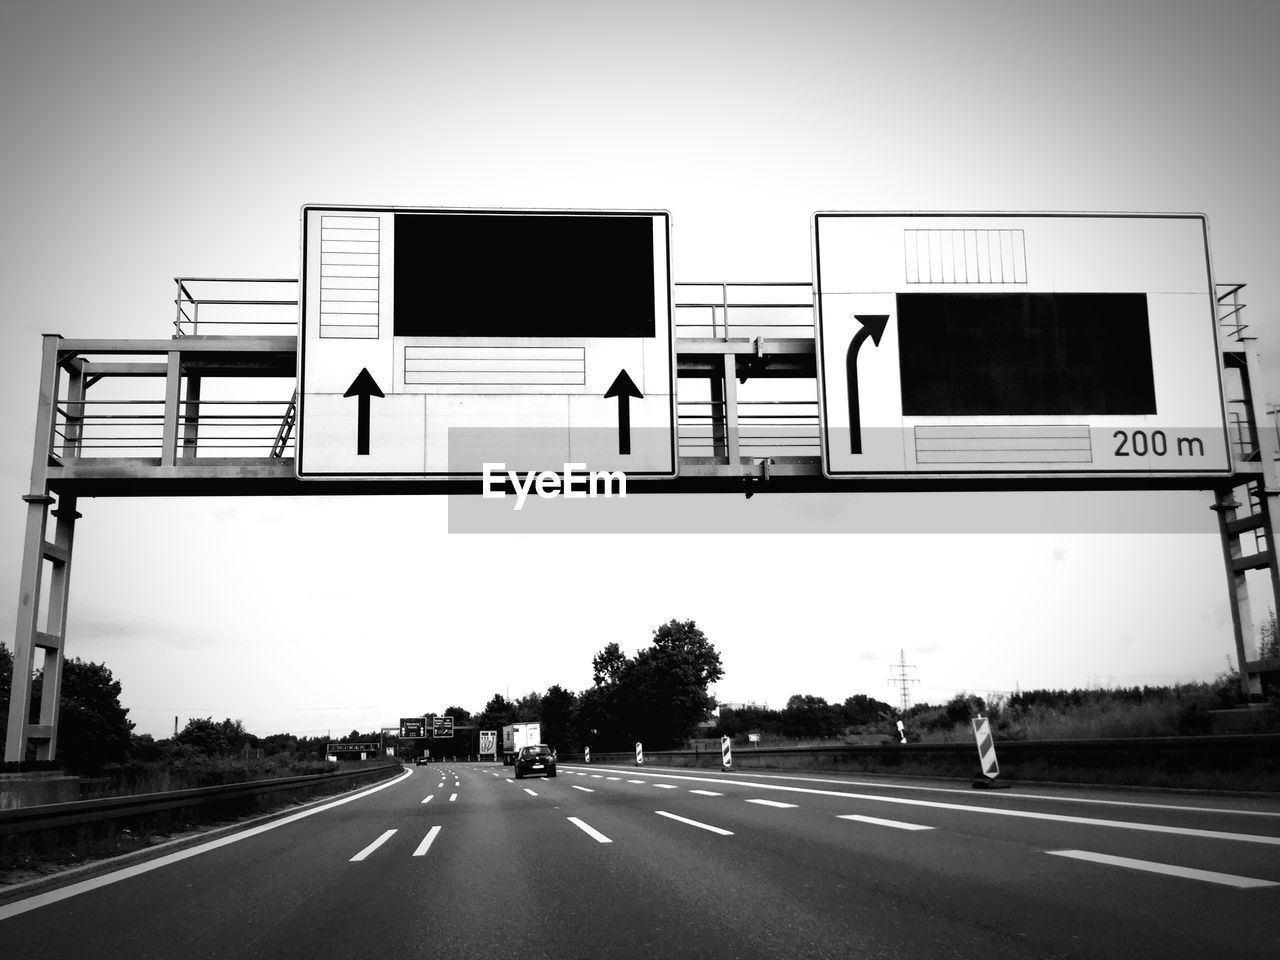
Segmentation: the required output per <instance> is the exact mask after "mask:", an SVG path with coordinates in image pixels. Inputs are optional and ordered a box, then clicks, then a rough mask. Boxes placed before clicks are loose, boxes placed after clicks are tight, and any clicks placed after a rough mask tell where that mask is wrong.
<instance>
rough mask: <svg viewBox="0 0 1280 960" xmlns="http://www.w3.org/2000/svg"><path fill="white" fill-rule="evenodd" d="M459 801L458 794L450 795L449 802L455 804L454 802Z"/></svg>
mask: <svg viewBox="0 0 1280 960" xmlns="http://www.w3.org/2000/svg"><path fill="white" fill-rule="evenodd" d="M457 799H458V795H457V794H456V793H451V794H449V802H450V803H453V801H455V800H457Z"/></svg>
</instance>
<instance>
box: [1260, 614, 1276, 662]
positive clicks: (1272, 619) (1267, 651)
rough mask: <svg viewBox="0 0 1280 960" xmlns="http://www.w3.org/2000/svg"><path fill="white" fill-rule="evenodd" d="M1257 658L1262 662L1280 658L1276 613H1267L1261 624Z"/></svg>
mask: <svg viewBox="0 0 1280 960" xmlns="http://www.w3.org/2000/svg"><path fill="white" fill-rule="evenodd" d="M1258 657H1259V658H1260V659H1262V660H1272V659H1276V658H1280V624H1278V623H1277V622H1276V612H1275V611H1274V610H1270V611H1268V615H1267V619H1266V621H1265V622H1264V623H1263V624H1262V635H1261V637H1260V638H1259V642H1258Z"/></svg>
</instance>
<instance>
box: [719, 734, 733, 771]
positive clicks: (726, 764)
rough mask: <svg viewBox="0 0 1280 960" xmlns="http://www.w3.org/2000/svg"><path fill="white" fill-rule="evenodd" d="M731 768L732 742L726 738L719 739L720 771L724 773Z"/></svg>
mask: <svg viewBox="0 0 1280 960" xmlns="http://www.w3.org/2000/svg"><path fill="white" fill-rule="evenodd" d="M732 768H733V741H732V740H730V739H729V738H728V737H721V738H720V769H721V770H724V771H725V772H726V773H727V772H728V771H729V770H730V769H732Z"/></svg>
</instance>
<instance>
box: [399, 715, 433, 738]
mask: <svg viewBox="0 0 1280 960" xmlns="http://www.w3.org/2000/svg"><path fill="white" fill-rule="evenodd" d="M426 727H427V723H426V721H425V720H424V719H423V718H422V717H401V718H400V737H401V738H402V739H405V740H412V739H415V738H417V737H425V736H426Z"/></svg>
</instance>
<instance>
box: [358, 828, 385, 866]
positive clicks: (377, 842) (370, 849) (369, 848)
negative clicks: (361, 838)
mask: <svg viewBox="0 0 1280 960" xmlns="http://www.w3.org/2000/svg"><path fill="white" fill-rule="evenodd" d="M395 835H396V831H395V829H394V828H392V829H390V830H388V831H387V832H386V833H384V834H383V835H382V836H380V837H379V838H378V839H377V840H375V841H373V843H371V844H369V845H368V846H367V847H365V848H364V849H363V850H361V851H360V852H359V853H357V854H356V855H355V856H354V857H352V858H351V860H350V861H349V862H350V863H359V862H360V861H361V860H363V859H364V858H365V857H367V856H368V855H369V854H371V853H373V851H375V850H377V849H378V848H379V847H380V846H382V845H383V844H384V843H386V842H387V841H388V840H390V839H391V838H392V837H394V836H395Z"/></svg>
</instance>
